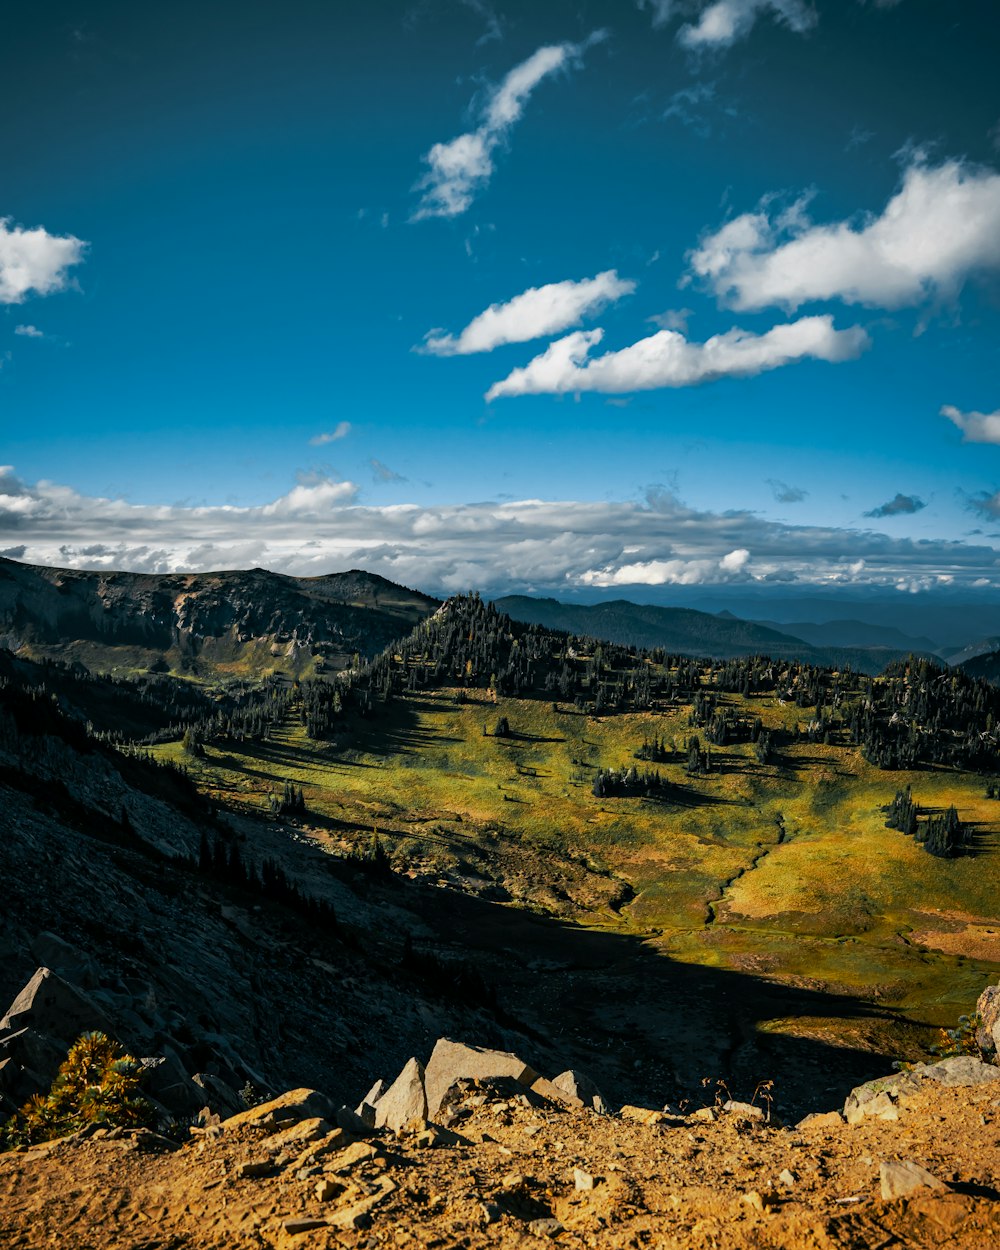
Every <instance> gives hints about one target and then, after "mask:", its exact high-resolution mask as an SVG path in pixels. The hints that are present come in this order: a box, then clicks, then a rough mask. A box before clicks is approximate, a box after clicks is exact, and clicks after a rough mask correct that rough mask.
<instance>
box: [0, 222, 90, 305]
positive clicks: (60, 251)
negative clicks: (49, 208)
mask: <svg viewBox="0 0 1000 1250" xmlns="http://www.w3.org/2000/svg"><path fill="white" fill-rule="evenodd" d="M86 247H87V244H86V243H84V242H83V240H82V239H77V238H74V237H73V235H55V234H49V232H48V231H47V230H45V229H43V228H42V227H41V226H38V227H36V228H35V229H34V230H25V229H24V228H23V227H22V226H12V225H11V219H10V218H9V217H0V304H21V303H23V302H24V300H25V298H26V296H28V295H29V294H30V293H31V292H34V293H35V294H36V295H51V294H52V293H53V292H54V291H62V290H65V288H66V287H67V286H68V285H69V282H70V279H69V277H68V276H67V273H66V271H67V269H69V268H70V267H71V266H72V265H78V264H79V263H80V262H81V261H82V260H83V254H84V250H85V249H86Z"/></svg>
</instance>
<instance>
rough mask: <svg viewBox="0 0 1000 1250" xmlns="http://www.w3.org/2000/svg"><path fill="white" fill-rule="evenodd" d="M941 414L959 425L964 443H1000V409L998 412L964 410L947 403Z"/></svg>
mask: <svg viewBox="0 0 1000 1250" xmlns="http://www.w3.org/2000/svg"><path fill="white" fill-rule="evenodd" d="M941 416H942V417H947V418H948V420H949V421H952V422H954V424H955V425H957V426H958V428H959V429H960V430H961V431H962V442H963V443H995V444H997V445H1000V409H998V410H997V411H996V412H962V411H961V410H960V409H958V408H956V407H954V405H952V404H945V405H944V407H943V408H942V409H941Z"/></svg>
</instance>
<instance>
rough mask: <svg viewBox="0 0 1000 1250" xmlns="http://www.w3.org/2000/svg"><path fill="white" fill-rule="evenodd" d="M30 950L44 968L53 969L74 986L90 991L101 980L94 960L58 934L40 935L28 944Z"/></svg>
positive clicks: (46, 933)
mask: <svg viewBox="0 0 1000 1250" xmlns="http://www.w3.org/2000/svg"><path fill="white" fill-rule="evenodd" d="M28 949H29V950H30V951H31V955H32V958H33V959H35V960H37V962H38V963H39V964H40V965H41V966H42V967H44V968H51V969H52V971H53V972H58V973H59V975H60V976H61V977H65V979H66V980H67V981H72V982H73V984H74V985H80V986H82V987H83V988H84V989H86V990H89V989H94V988H95V987H96V986H97V983H98V981H99V980H100V970H99V969H98V966H97V964H96V963H95V962H94V961H93V959H91V957H90V956H89V955H87V954H85V953H84V952H83V951H81V950H80V949H79V948H78V947H76V946H71V945H70V943H69V942H66V941H64V940H63V939H62V938H61V937H59V935H58V934H56V933H48V932H45V933H39V934H38V936H37V937H36V938H35V939H34V940H33V941H31V942H30V943H29V944H28Z"/></svg>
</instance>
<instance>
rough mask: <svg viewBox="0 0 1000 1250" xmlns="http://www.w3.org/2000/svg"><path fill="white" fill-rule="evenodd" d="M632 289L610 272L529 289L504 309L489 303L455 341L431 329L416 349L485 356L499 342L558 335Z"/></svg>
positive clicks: (445, 353) (439, 354) (439, 352)
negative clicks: (577, 280)
mask: <svg viewBox="0 0 1000 1250" xmlns="http://www.w3.org/2000/svg"><path fill="white" fill-rule="evenodd" d="M635 285H636V284H635V283H634V282H631V281H629V280H627V279H624V278H619V276H618V273H617V271H616V270H614V269H608V270H605V272H604V273H599V274H597V275H596V277H593V278H585V279H583V280H582V281H580V282H572V281H566V282H550V283H548V284H547V285H546V286H538V287H530V288H529V289H528V290H527V291H523V292H522V293H521V294H520V295H515V296H514V298H513V299H512V300H508V302H507V303H506V304H491V305H490V306H489V308H487V309H486V310H485V312H481V313H480V314H479V316H478V317H474V318H473V320H472V321H470V322H469V324H468V325H467V326H466V327H465V329H464V330H463V331H462V332H461V334H459V335H457V336H455V335H452V334H441V333H440V331H436V330H432V331H431V332H430V334H428V335H427V338H426V339H425V341H424V344H423V347H422V350H423V351H427V352H430V353H432V354H433V355H435V356H464V355H467V354H468V353H470V352H491V351H492V350H493V349H494V348H495V347H500V346H502V345H503V344H504V343H526V342H528V341H529V340H530V339H537V338H543V337H544V336H545V335H548V334H559V333H561V332H562V331H563V330H568V329H569V327H570V326H575V325H579V324H580V322H581V321H582V320H583V319H584V318H585V317H587V316H592V315H593V314H594V313H596V312H599V311H600V310H601V309H602V308H605V307H607V305H608V304H611V303H614V302H615V301H616V300H619V299H621V298H622V296H624V295H631V294H632V292H633V291H634V290H635Z"/></svg>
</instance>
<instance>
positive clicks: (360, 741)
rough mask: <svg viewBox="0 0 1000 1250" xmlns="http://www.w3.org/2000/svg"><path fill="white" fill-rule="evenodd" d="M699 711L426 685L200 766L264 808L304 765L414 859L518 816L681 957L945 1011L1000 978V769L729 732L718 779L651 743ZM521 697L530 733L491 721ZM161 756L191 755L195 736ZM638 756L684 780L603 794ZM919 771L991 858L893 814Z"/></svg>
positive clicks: (522, 825) (928, 790) (346, 830)
mask: <svg viewBox="0 0 1000 1250" xmlns="http://www.w3.org/2000/svg"><path fill="white" fill-rule="evenodd" d="M730 701H731V702H733V703H734V704H738V703H740V702H742V701H741V700H739V699H736V698H735V697H734V698H733V699H731V700H730ZM748 703H749V705H750V706H749V708H748V709H746V710H748V711H749V712H751V713H752V714H754V715H760V716H761V717H762V719H763V720H764V723H765V725H766V726H769V727H778V726H782V727H786V728H788V727H791V725H793V724H794V723H795V722H796V721H801V722H803V723H804V722H805V720H806V719H807V714H806V713H803V712H802V711H801V710H799V709H796V708H794V707H783V706H780V705H779V704H778V703H777V701H776V700H774V699H772V698H769V697H768V698H761V699H756V698H755V699H752V700H749V701H748ZM688 710H689V709H688V708H686V707H684V708H677V709H672V710H671V711H669V712H668V713H666V714H658V713H655V714H654V713H641V714H638V713H637V714H625V715H618V716H608V717H602V718H593V717H589V716H586V715H583V714H581V713H578V712H576V711H575V710H573V709H571V708H570V706H569V705H567V704H560V705H559V710H558V711H556V710H554V709H553V706H552V704H551V703H549V702H544V701H538V700H513V699H504V700H501V701H500V702H493V701H492V699H491V698H490V697H489V696H488V695H487V694H485V693H484V692H472V693H471V694H470V695H468V696H467V697H466V698H464V699H463V698H460V697H458V694H457V692H456V691H447V690H446V691H434V692H431V693H426V692H424V693H420V694H416V695H410V696H407V697H406V698H403V699H400V700H398V701H396V702H395V703H394V704H392V705H390V707H389V708H387V709H386V710H384V711H383V712H381V713H380V714H379V715H378V716H375V717H372V718H371V720H369V721H361V722H353V723H352V727H351V730H350V732H349V733H345V736H344V739H343V741H342V742H340V743H331V744H322V743H315V742H312V741H310V740H309V739H308V738H307V737H306V736H305V732H304V730H303V728H302V727H301V726H300V725H298V724H297V723H292V722H289V723H288V724H286V725H285V726H283V727H282V728H281V729H280V730H279V731H278V732H276V733H275V735H274V737H273V739H272V740H271V741H270V742H267V743H264V744H257V743H248V744H244V745H242V746H241V745H239V744H236V745H234V744H224V745H220V746H218V747H216V746H210V747H208V748H207V749H206V753H205V757H204V758H203V759H200V760H185V763H186V764H187V765H188V766H189V767H190V769H191V771H192V774H193V776H194V777H195V779H196V780H197V781H198V783H199V784H200V785H201V786H202V787H203V788H204V789H206V790H207V791H209V792H211V793H214V794H216V795H218V796H219V797H222V798H225V799H226V800H227V801H230V802H233V801H237V802H241V803H244V804H248V805H250V806H252V807H258V808H265V807H266V805H267V803H268V798H269V796H270V795H271V794H272V793H275V794H277V795H279V796H280V794H281V791H282V787H283V785H284V783H285V781H286V780H288V781H291V782H292V783H293V784H294V785H296V786H301V787H302V788H303V790H304V793H305V798H306V803H307V807H308V810H309V812H310V813H311V814H312V820H310V819H309V818H307V821H306V824H307V826H312V825H315V826H316V828H315V829H314V830H311V833H310V836H315V837H317V838H326V839H327V840H329V839H330V838H331V837H333V838H334V839H335V840H339V841H340V842H341V844H342V845H350V844H356V843H358V842H362V843H363V842H364V841H365V840H366V839H368V838H370V836H371V832H372V829H373V828H375V827H377V828H378V830H379V834H380V836H381V837H382V838H383V839H384V841H385V844H386V845H387V846H388V847H389V848H390V849H391V850H393V851H394V852H395V853H396V855H397V860H399V859H400V857H401V858H402V861H403V862H404V864H405V859H406V856H407V855H408V854H412V855H413V856H415V857H419V856H423V857H425V858H426V857H427V856H430V857H432V858H433V857H434V856H437V857H438V858H439V859H440V864H441V868H442V871H445V870H446V869H447V868H448V866H449V864H450V863H453V862H454V861H455V860H456V859H458V858H459V857H460V855H461V849H462V847H463V846H468V845H469V844H470V843H472V844H475V843H482V842H485V841H488V840H489V839H490V838H491V837H493V836H495V835H496V834H498V833H499V834H501V835H502V836H503V837H504V838H505V839H507V840H508V842H512V843H513V844H514V845H516V846H517V848H518V849H519V851H520V853H521V855H522V857H524V856H527V857H529V858H530V856H532V855H536V856H538V857H547V858H549V859H551V857H552V856H558V857H563V858H565V859H572V860H574V861H576V862H586V863H588V864H590V865H591V866H593V867H595V868H598V869H601V870H603V871H606V872H611V873H613V874H615V875H617V876H619V877H621V878H622V879H624V880H625V881H627V882H628V883H629V884H630V885H631V887H632V889H633V890H634V891H635V897H634V899H633V900H632V901H631V903H630V904H629V905H627V906H625V907H624V908H622V909H621V912H620V914H619V913H618V912H616V911H613V910H610V909H609V908H608V907H606V906H604V907H600V908H596V907H595V908H593V909H581V910H580V911H579V914H578V916H577V919H578V920H579V921H580V922H581V923H585V924H590V925H606V926H616V927H620V928H623V929H625V930H627V931H629V932H633V933H634V932H638V933H640V934H644V935H648V937H649V938H650V940H651V941H652V942H654V943H655V944H656V945H657V946H658V947H659V948H661V949H662V950H663V951H664V952H665V953H667V954H669V955H670V956H671V957H672V958H674V959H677V960H681V961H684V962H694V963H700V964H704V965H713V966H718V967H732V968H739V969H743V970H747V971H753V972H756V973H758V974H760V975H764V976H773V977H776V978H781V979H785V980H793V981H797V982H801V983H802V984H804V985H805V984H808V985H810V986H812V987H814V988H818V987H823V988H827V989H831V990H833V991H834V992H842V993H858V994H862V995H864V996H865V997H870V998H872V999H875V1000H878V1001H881V1002H883V1003H886V1004H891V1005H893V1006H896V1007H899V1008H900V1009H902V1010H904V1011H905V1012H906V1014H907V1015H909V1017H910V1018H911V1019H919V1020H922V1021H924V1022H926V1023H929V1024H934V1025H942V1024H946V1023H950V1022H953V1021H954V1019H955V1017H956V1016H957V1015H958V1014H959V1013H961V1012H962V1011H967V1010H969V1009H970V1008H971V1006H972V1004H973V1003H974V1001H975V997H976V995H977V994H978V992H979V991H980V990H981V989H982V987H983V986H984V985H985V984H986V982H987V981H988V980H989V979H990V978H991V977H992V979H994V980H996V979H997V976H998V974H1000V918H998V914H997V913H998V902H997V900H998V898H1000V838H998V836H997V835H998V828H1000V803H997V802H996V801H991V800H987V799H986V798H984V797H983V791H984V785H983V780H982V778H979V777H976V776H972V775H968V774H961V773H955V772H950V771H943V770H930V771H925V772H918V773H889V772H882V771H880V770H879V769H876V768H874V767H872V766H870V765H869V764H867V763H866V762H865V761H864V760H863V759H862V757H861V755H860V753H859V752H858V751H856V750H855V749H853V748H844V747H841V746H822V745H812V744H808V743H805V742H803V743H801V744H797V745H795V746H792V747H788V748H783V749H782V751H781V753H780V758H779V760H778V761H777V762H776V763H775V764H769V765H766V766H762V765H760V764H758V763H757V761H756V760H755V759H754V757H753V753H752V748H751V747H750V746H748V745H738V746H733V747H728V748H724V749H718V750H716V749H713V760H714V762H715V765H716V770H715V771H713V773H711V774H710V775H708V776H705V777H700V778H689V777H688V776H687V775H686V773H685V771H684V768H683V761H682V759H680V758H678V760H677V762H672V763H668V764H659V765H647V764H643V763H642V762H640V761H634V759H633V756H634V753H635V751H636V750H637V749H638V748H639V747H640V746H641V744H642V741H643V739H644V738H645V737H650V738H652V737H653V736H654V735H656V736H658V737H660V738H661V739H666V740H667V741H668V742H669V741H670V740H671V739H674V740H675V741H676V742H677V745H678V747H680V746H681V744H682V742H683V740H684V738H685V737H686V736H687V735H689V734H691V733H692V732H697V731H693V730H692V729H691V728H690V727H689V725H688ZM501 715H503V716H506V717H507V719H508V720H509V722H510V727H511V730H512V731H513V734H514V735H515V736H514V737H512V738H510V739H499V738H496V737H494V736H492V731H493V729H494V727H495V725H496V722H497V720H498V718H499V717H500V716H501ZM484 729H485V730H486V731H487V732H485V733H484ZM157 753H158V754H161V755H162V756H165V757H168V758H174V759H178V760H179V759H180V758H181V755H180V747H179V745H178V744H171V745H168V746H165V747H162V748H158V749H157ZM632 762H635V763H636V765H637V767H639V768H640V769H643V768H647V767H654V768H658V769H659V771H660V772H661V774H663V775H664V776H666V777H668V778H669V779H670V780H671V781H674V782H676V783H677V784H678V785H679V786H680V787H681V791H680V794H679V798H678V801H677V802H669V803H665V802H660V801H655V800H650V799H640V798H631V797H630V798H595V797H594V795H593V794H592V783H593V776H594V769H595V768H596V767H598V766H601V767H604V768H609V767H621V766H622V765H627V764H630V763H632ZM907 784H910V785H912V787H913V792H914V796H915V798H916V800H917V802H918V803H919V804H920V806H921V808H933V807H941V808H943V807H947V806H948V805H949V804H952V803H954V804H955V805H956V807H957V808H958V810H959V814H960V816H961V818H962V819H963V820H964V821H971V822H973V823H974V824H975V825H976V826H977V828H978V830H979V837H978V853H977V854H976V855H975V856H968V857H962V858H958V859H954V860H940V859H935V858H934V857H932V856H930V855H928V854H927V853H926V852H925V851H924V850H923V849H922V847H921V846H920V845H919V844H917V843H915V842H914V840H913V839H912V838H908V837H906V836H904V835H903V834H901V833H899V832H897V831H895V830H890V829H886V828H885V825H884V819H885V818H884V814H883V812H882V811H881V808H882V806H883V805H884V804H886V803H887V802H889V800H890V799H891V798H892V796H893V793H894V792H895V790H896V789H898V788H901V787H903V786H905V785H907ZM994 923H996V929H995V930H994V929H993V928H991V926H992V925H993V924H994Z"/></svg>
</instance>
